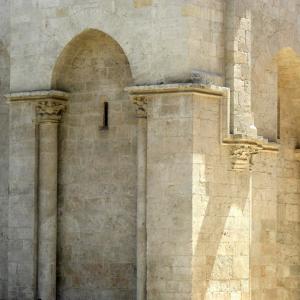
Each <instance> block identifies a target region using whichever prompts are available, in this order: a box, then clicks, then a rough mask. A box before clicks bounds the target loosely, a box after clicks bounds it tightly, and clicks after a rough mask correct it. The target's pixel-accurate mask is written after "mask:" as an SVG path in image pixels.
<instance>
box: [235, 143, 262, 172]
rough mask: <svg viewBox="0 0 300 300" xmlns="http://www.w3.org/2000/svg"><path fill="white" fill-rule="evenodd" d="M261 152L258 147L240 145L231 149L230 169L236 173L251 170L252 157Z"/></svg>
mask: <svg viewBox="0 0 300 300" xmlns="http://www.w3.org/2000/svg"><path fill="white" fill-rule="evenodd" d="M260 150H261V147H259V146H258V145H249V144H240V145H235V146H233V148H232V153H231V158H232V168H233V170H236V171H243V170H247V169H248V170H251V169H252V165H253V162H252V158H253V155H255V154H257V153H258V152H259V151H260Z"/></svg>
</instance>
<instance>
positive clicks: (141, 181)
mask: <svg viewBox="0 0 300 300" xmlns="http://www.w3.org/2000/svg"><path fill="white" fill-rule="evenodd" d="M134 103H135V105H136V111H137V118H138V132H137V139H138V141H137V145H138V149H137V167H138V174H137V300H145V299H146V294H147V292H146V282H147V255H146V253H147V232H146V170H147V109H146V106H147V99H146V97H134Z"/></svg>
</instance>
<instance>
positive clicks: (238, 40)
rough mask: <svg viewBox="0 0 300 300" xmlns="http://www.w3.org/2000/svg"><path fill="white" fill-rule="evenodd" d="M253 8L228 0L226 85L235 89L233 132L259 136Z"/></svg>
mask: <svg viewBox="0 0 300 300" xmlns="http://www.w3.org/2000/svg"><path fill="white" fill-rule="evenodd" d="M251 19H252V16H251V10H250V8H249V7H247V3H244V2H242V1H235V0H229V1H226V20H225V27H226V85H227V86H228V87H229V88H230V90H231V93H230V95H231V128H230V130H231V134H234V135H236V134H244V135H248V136H252V137H256V136H257V130H256V128H255V126H254V120H253V117H252V111H251V31H252V29H251V21H252V20H251Z"/></svg>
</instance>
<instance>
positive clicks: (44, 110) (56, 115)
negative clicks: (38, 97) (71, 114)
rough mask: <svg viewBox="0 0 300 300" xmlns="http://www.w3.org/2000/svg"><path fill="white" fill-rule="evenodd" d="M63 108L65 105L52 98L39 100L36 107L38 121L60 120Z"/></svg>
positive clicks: (54, 121)
mask: <svg viewBox="0 0 300 300" xmlns="http://www.w3.org/2000/svg"><path fill="white" fill-rule="evenodd" d="M65 110H66V105H64V104H63V103H61V102H57V101H52V100H48V101H41V102H39V103H38V105H37V107H36V111H37V116H38V121H39V122H53V123H57V122H60V120H61V117H62V114H63V113H64V112H65Z"/></svg>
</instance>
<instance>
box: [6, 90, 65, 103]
mask: <svg viewBox="0 0 300 300" xmlns="http://www.w3.org/2000/svg"><path fill="white" fill-rule="evenodd" d="M5 97H6V98H7V99H8V100H9V101H10V102H17V101H22V102H28V101H41V100H50V99H51V100H61V101H67V100H68V98H69V94H68V93H67V92H63V91H57V90H42V91H30V92H16V93H10V94H7V95H5Z"/></svg>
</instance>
